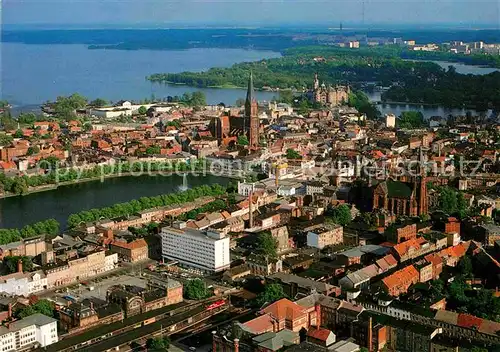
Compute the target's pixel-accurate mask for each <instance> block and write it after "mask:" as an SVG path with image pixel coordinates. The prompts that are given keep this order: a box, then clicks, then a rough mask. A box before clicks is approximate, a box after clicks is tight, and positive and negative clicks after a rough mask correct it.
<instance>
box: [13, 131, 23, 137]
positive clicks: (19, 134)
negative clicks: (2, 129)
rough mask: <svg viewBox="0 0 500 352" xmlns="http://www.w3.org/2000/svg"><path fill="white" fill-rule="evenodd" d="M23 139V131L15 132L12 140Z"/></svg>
mask: <svg viewBox="0 0 500 352" xmlns="http://www.w3.org/2000/svg"><path fill="white" fill-rule="evenodd" d="M23 137H24V133H23V131H21V130H17V131H16V132H15V133H14V138H23Z"/></svg>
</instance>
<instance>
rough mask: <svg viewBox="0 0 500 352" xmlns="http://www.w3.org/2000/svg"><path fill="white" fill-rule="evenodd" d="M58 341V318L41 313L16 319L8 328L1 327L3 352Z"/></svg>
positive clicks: (47, 344) (0, 336)
mask: <svg viewBox="0 0 500 352" xmlns="http://www.w3.org/2000/svg"><path fill="white" fill-rule="evenodd" d="M57 341H58V336H57V320H55V319H53V318H50V317H48V316H46V315H43V314H39V313H37V314H33V315H30V316H29V317H26V318H24V319H21V320H18V321H15V322H13V323H11V324H10V326H9V327H8V328H7V327H4V326H2V327H0V351H1V352H8V351H18V350H21V349H25V348H28V347H35V346H41V347H45V346H49V345H51V344H53V343H56V342H57Z"/></svg>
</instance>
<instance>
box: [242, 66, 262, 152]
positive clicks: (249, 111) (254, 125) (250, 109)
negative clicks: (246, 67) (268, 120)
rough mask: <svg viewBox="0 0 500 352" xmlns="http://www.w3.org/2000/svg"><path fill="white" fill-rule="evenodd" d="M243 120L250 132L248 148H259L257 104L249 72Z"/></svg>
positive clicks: (251, 76)
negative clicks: (247, 120)
mask: <svg viewBox="0 0 500 352" xmlns="http://www.w3.org/2000/svg"><path fill="white" fill-rule="evenodd" d="M245 118H246V119H249V122H250V123H249V124H250V131H249V138H248V141H249V146H250V148H258V147H259V124H260V123H259V107H258V104H257V99H256V98H255V92H254V89H253V75H252V73H251V72H250V78H249V79H248V89H247V98H246V100H245Z"/></svg>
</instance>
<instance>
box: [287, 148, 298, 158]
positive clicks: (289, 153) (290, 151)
mask: <svg viewBox="0 0 500 352" xmlns="http://www.w3.org/2000/svg"><path fill="white" fill-rule="evenodd" d="M286 158H287V159H290V160H294V159H302V156H301V155H300V153H299V152H298V151H296V150H295V149H291V148H288V149H287V150H286Z"/></svg>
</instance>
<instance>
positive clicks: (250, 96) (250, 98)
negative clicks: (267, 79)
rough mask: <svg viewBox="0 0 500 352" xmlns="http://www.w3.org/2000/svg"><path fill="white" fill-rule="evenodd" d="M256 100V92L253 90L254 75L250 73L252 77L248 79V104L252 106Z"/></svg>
mask: <svg viewBox="0 0 500 352" xmlns="http://www.w3.org/2000/svg"><path fill="white" fill-rule="evenodd" d="M254 99H255V92H254V89H253V73H252V71H250V77H249V78H248V89H247V99H246V103H247V104H252V101H253V100H254Z"/></svg>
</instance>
